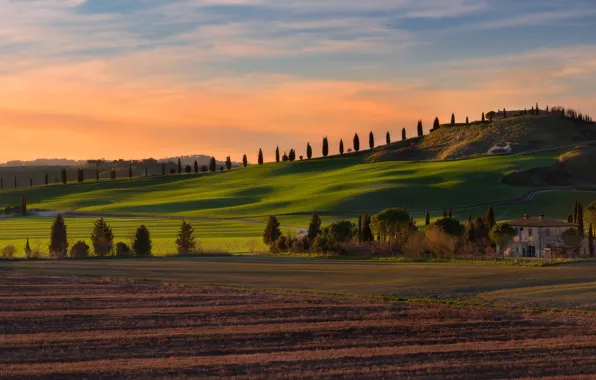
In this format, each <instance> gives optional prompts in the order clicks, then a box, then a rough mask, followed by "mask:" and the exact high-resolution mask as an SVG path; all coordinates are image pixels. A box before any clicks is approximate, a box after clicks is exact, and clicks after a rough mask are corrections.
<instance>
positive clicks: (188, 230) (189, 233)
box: [176, 220, 197, 254]
mask: <svg viewBox="0 0 596 380" xmlns="http://www.w3.org/2000/svg"><path fill="white" fill-rule="evenodd" d="M194 232H195V229H194V228H193V227H192V225H191V224H190V223H187V222H186V220H183V221H182V224H181V225H180V231H179V232H178V238H177V239H176V249H177V250H178V253H182V254H184V253H192V252H194V251H195V249H196V247H197V242H196V240H195V237H194Z"/></svg>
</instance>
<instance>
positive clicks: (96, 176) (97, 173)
mask: <svg viewBox="0 0 596 380" xmlns="http://www.w3.org/2000/svg"><path fill="white" fill-rule="evenodd" d="M95 180H96V181H99V169H97V170H95Z"/></svg>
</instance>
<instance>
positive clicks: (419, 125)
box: [417, 120, 424, 137]
mask: <svg viewBox="0 0 596 380" xmlns="http://www.w3.org/2000/svg"><path fill="white" fill-rule="evenodd" d="M417 129H418V137H422V136H424V130H423V129H422V120H418V128H417Z"/></svg>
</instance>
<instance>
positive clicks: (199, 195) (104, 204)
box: [0, 153, 558, 218]
mask: <svg viewBox="0 0 596 380" xmlns="http://www.w3.org/2000/svg"><path fill="white" fill-rule="evenodd" d="M557 156H558V154H557V153H545V154H536V155H529V156H523V157H484V158H478V159H473V160H465V161H451V162H426V163H424V162H400V161H391V162H379V163H362V160H363V158H362V156H356V155H355V156H344V157H337V158H333V159H325V160H312V161H301V162H294V163H280V164H266V165H263V166H252V167H249V168H247V169H244V168H240V169H235V170H232V171H231V172H225V173H217V174H213V175H205V176H200V177H195V176H181V177H178V176H173V177H166V178H139V179H135V180H132V181H131V180H116V181H100V182H89V183H85V184H68V185H52V186H48V187H36V188H32V189H22V190H21V189H19V190H4V191H3V192H1V193H0V205H1V206H7V205H16V204H18V202H19V199H20V196H21V194H24V195H25V196H26V198H27V200H28V202H29V205H30V206H31V207H36V208H41V209H46V210H76V211H77V212H85V213H109V214H122V215H145V216H153V215H172V216H195V217H213V218H246V217H260V216H266V215H270V214H277V215H280V214H295V213H309V212H312V211H313V210H316V211H319V212H327V213H338V214H341V213H346V212H350V213H355V212H363V211H368V212H374V211H378V210H382V209H384V208H387V207H395V206H402V205H407V206H408V207H409V208H411V209H424V208H430V209H442V208H450V207H453V208H455V207H457V206H465V205H470V204H476V203H482V202H487V201H493V200H498V199H503V198H511V197H518V196H521V195H522V194H524V193H525V192H526V191H527V190H528V189H527V188H524V187H514V186H508V185H504V184H502V183H501V178H502V176H503V175H504V174H507V173H509V172H511V171H514V170H523V169H529V168H534V167H539V166H548V165H551V164H552V163H554V162H555V161H556V160H557Z"/></svg>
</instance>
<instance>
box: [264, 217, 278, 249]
mask: <svg viewBox="0 0 596 380" xmlns="http://www.w3.org/2000/svg"><path fill="white" fill-rule="evenodd" d="M280 236H281V230H280V229H279V221H278V220H277V218H276V217H275V216H273V215H271V216H270V217H269V220H268V221H267V225H266V226H265V231H264V232H263V242H264V243H265V244H267V245H269V244H271V243H273V242H275V241H277V239H279V237H280Z"/></svg>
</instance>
